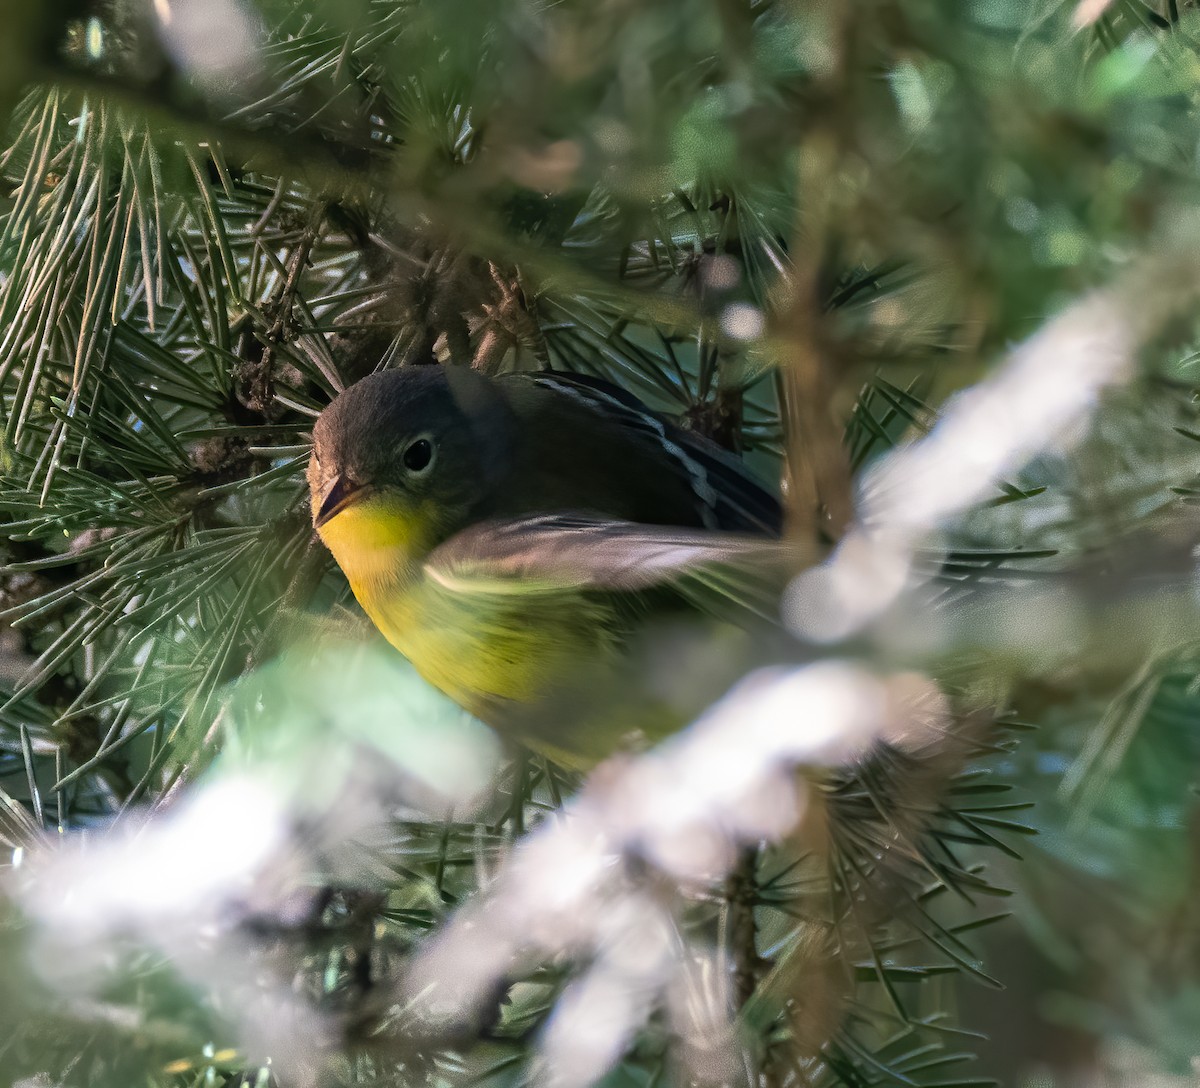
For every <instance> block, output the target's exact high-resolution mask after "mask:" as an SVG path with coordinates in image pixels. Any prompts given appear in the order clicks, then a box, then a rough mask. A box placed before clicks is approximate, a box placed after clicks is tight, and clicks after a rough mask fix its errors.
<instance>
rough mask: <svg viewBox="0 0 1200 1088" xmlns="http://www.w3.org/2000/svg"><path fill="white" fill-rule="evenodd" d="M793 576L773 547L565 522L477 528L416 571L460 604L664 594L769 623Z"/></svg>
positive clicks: (747, 540) (705, 535)
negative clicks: (460, 598)
mask: <svg viewBox="0 0 1200 1088" xmlns="http://www.w3.org/2000/svg"><path fill="white" fill-rule="evenodd" d="M793 569H796V563H795V559H794V557H792V558H791V561H790V562H789V553H788V550H787V546H786V545H784V544H783V543H782V542H781V541H778V540H768V539H763V538H762V537H753V536H738V535H734V534H732V533H730V534H725V533H711V532H707V531H704V530H688V529H674V528H669V527H662V526H655V525H640V524H637V523H635V522H628V521H611V520H606V519H601V518H589V517H583V516H575V515H568V514H551V515H545V516H540V517H533V518H521V519H518V520H512V521H508V520H506V521H485V522H480V523H479V524H477V525H473V526H471V527H470V528H468V529H465V530H463V531H462V532H461V533H458V534H457V535H455V536H454V537H452V538H451V539H450V540H448V541H446V543H444V544H442V545H441V546H439V547H438V548H435V549H434V550H433V551H432V552H431V553H430V554H429V556H428V557H427V559H426V561H425V567H424V570H425V575H426V577H427V578H428V579H429V580H430V581H432V582H434V583H436V584H437V585H439V586H440V587H441V588H442V589H443V590H445V591H447V592H450V593H455V594H463V595H464V596H468V597H469V596H475V597H479V598H483V597H488V598H493V599H495V598H496V597H498V596H522V595H524V596H529V597H539V598H542V600H543V601H544V600H545V598H546V597H547V596H550V597H553V596H556V595H559V594H561V595H562V599H563V602H564V604H563V607H570V602H571V601H572V600H573V599H577V597H578V594H579V593H580V591H596V592H605V593H616V594H624V593H629V594H637V593H643V592H647V591H656V592H657V591H662V590H666V591H669V592H670V593H671V594H673V595H675V596H677V597H678V598H679V599H680V600H681V601H684V602H686V603H687V604H689V605H690V606H692V607H694V608H698V609H700V610H702V611H704V612H706V613H708V614H710V615H715V616H718V617H720V618H723V619H729V620H733V621H734V622H739V621H740V622H743V623H747V622H750V621H751V619H752V617H756V618H757V619H758V620H766V621H767V622H769V623H772V624H777V623H779V599H780V595H781V593H782V592H783V588H784V586H785V585H786V582H787V578H788V574H789V572H790V571H791V570H793Z"/></svg>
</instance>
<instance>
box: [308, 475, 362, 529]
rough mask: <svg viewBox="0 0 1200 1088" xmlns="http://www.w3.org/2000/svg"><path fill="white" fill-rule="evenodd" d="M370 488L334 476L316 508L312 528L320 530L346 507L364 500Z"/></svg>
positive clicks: (342, 477)
mask: <svg viewBox="0 0 1200 1088" xmlns="http://www.w3.org/2000/svg"><path fill="white" fill-rule="evenodd" d="M369 490H370V488H369V487H367V485H366V484H359V483H355V482H354V481H353V480H349V479H347V478H346V477H345V476H335V477H334V478H333V483H331V484H330V485H329V486H328V487H327V488H326V489H325V494H323V495H322V496H321V504H320V506H319V507H318V508H317V516H316V517H315V518H313V527H314V528H316V529H319V528H321V526H322V525H324V524H325V523H326V522H327V521H329V520H330V518H332V517H334V516H335V515H337V514H340V513H341V512H342V511H343V510H345V509H346V507H347V506H350V505H351V504H352V503H356V502H358V501H359V500H360V499H363V498H366V496H367V493H368V492H369Z"/></svg>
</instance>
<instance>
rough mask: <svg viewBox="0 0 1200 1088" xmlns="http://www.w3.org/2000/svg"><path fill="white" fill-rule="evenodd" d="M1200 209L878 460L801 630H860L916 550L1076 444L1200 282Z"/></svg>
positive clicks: (794, 619) (832, 635)
mask: <svg viewBox="0 0 1200 1088" xmlns="http://www.w3.org/2000/svg"><path fill="white" fill-rule="evenodd" d="M1198 231H1200V222H1197V221H1196V220H1194V219H1193V220H1191V221H1187V222H1186V223H1180V222H1179V221H1178V220H1176V221H1175V222H1173V224H1172V233H1171V237H1170V238H1169V239H1164V241H1163V243H1162V245H1161V247H1160V249H1159V250H1158V251H1156V252H1154V253H1153V254H1152V255H1147V256H1145V257H1143V258H1142V259H1141V261H1140V262H1138V263H1137V264H1135V265H1134V267H1133V268H1132V269H1130V270H1129V271H1128V272H1126V273H1125V274H1124V275H1123V276H1122V277H1121V278H1120V279H1119V280H1118V281H1117V283H1116V284H1114V285H1113V286H1112V287H1109V288H1106V289H1103V290H1099V291H1095V292H1093V293H1092V294H1089V295H1087V296H1085V297H1084V298H1082V299H1081V300H1079V301H1078V302H1076V303H1074V304H1073V305H1072V306H1070V307H1068V308H1067V309H1066V310H1064V311H1063V312H1062V313H1061V314H1060V315H1059V316H1058V317H1056V318H1054V319H1053V320H1051V321H1050V322H1048V323H1047V324H1046V325H1045V326H1044V327H1043V328H1042V329H1041V330H1040V331H1039V332H1037V333H1035V334H1034V335H1033V336H1031V337H1030V338H1029V339H1028V340H1027V341H1026V342H1025V343H1024V344H1022V345H1021V346H1020V347H1019V348H1017V349H1016V350H1015V351H1014V352H1013V353H1012V354H1011V355H1010V356H1009V358H1008V360H1007V361H1006V362H1005V363H1004V364H1003V365H1002V366H1000V367H999V368H998V369H997V370H996V371H995V373H993V374H992V375H991V376H990V377H988V378H986V379H984V380H983V381H982V382H980V383H978V384H977V385H975V386H973V387H971V388H970V389H968V390H966V391H965V392H963V393H960V394H959V395H958V396H957V397H956V398H955V400H954V401H953V402H952V403H951V404H950V405H949V406H948V407H947V409H946V410H945V411H944V412H943V415H942V417H941V419H940V420H939V422H938V423H937V424H936V425H935V426H934V428H933V429H932V431H931V432H930V433H929V434H928V435H927V436H925V437H923V438H921V439H918V440H917V441H915V442H910V443H909V444H907V445H904V446H902V447H900V448H898V449H897V450H895V451H894V452H893V453H891V454H889V455H887V456H886V457H884V458H883V459H882V460H880V461H879V462H877V463H876V464H875V465H874V466H873V467H872V468H871V469H870V471H869V472H868V473H867V475H866V478H865V479H864V480H863V482H862V485H861V495H862V497H861V499H860V500H859V503H858V509H857V511H856V515H855V522H854V525H853V526H852V528H851V531H850V532H849V533H848V534H847V535H846V536H845V537H844V538H843V540H842V542H841V543H840V545H839V546H838V548H837V550H836V551H835V552H834V554H833V555H832V556H831V557H830V558H829V559H828V560H827V561H826V562H825V563H824V564H822V565H821V566H820V567H816V568H813V569H811V570H809V571H805V572H804V573H803V574H801V575H800V576H799V577H798V578H797V579H796V581H795V583H794V584H793V587H792V590H791V591H790V593H791V597H790V603H789V606H788V621H789V623H790V624H791V625H792V628H793V630H795V631H796V632H797V633H802V634H803V635H805V636H806V637H808V638H813V639H816V640H819V641H836V640H839V639H842V638H846V637H848V636H850V635H852V634H856V633H857V632H859V631H861V630H862V629H863V628H864V627H865V626H866V625H868V624H869V623H871V622H873V621H874V620H875V619H877V618H878V617H879V616H881V615H883V614H884V613H885V612H886V611H887V609H888V608H890V607H891V605H892V604H893V603H895V601H896V600H897V599H898V598H899V596H900V595H901V594H902V593H903V592H904V591H905V590H906V589H907V588H909V587H910V586H911V585H912V584H913V583H914V581H919V580H920V579H919V576H918V575H917V574H916V571H915V563H916V555H917V549H918V548H919V547H920V546H921V544H922V543H923V542H924V541H926V540H927V539H928V538H929V537H931V536H934V535H935V534H937V533H938V532H939V531H940V530H941V529H942V528H944V527H945V526H947V525H948V524H949V522H950V521H951V519H953V518H954V517H955V516H957V515H960V514H962V513H963V512H965V511H966V510H968V509H969V508H971V507H972V506H974V505H975V504H977V503H979V502H982V501H984V500H985V499H986V498H987V497H988V496H989V493H990V492H992V491H993V490H994V488H995V487H996V485H997V483H998V482H1000V481H1002V480H1003V479H1005V478H1006V477H1007V476H1009V475H1010V474H1012V473H1014V472H1016V471H1017V470H1019V469H1020V468H1021V467H1022V466H1023V465H1024V464H1025V463H1026V462H1027V461H1028V460H1029V458H1031V457H1032V456H1034V455H1035V454H1037V453H1041V452H1050V453H1057V452H1060V451H1063V450H1066V449H1069V448H1070V447H1072V446H1074V445H1075V444H1076V443H1078V442H1079V440H1080V439H1081V438H1082V436H1083V435H1084V434H1085V433H1086V427H1087V424H1088V420H1089V419H1090V417H1091V415H1092V412H1093V411H1094V410H1095V408H1096V405H1097V402H1098V400H1099V398H1100V396H1101V394H1102V393H1103V392H1104V391H1105V390H1106V389H1107V388H1108V387H1110V386H1113V385H1118V384H1121V383H1123V382H1126V381H1129V380H1130V379H1131V378H1132V377H1133V375H1134V374H1135V373H1136V361H1137V358H1136V355H1137V350H1138V349H1139V348H1140V347H1141V346H1142V345H1143V344H1144V343H1146V342H1147V341H1148V340H1149V339H1150V338H1151V337H1153V336H1155V335H1156V334H1157V333H1158V332H1160V331H1161V329H1162V328H1163V326H1164V325H1165V324H1166V323H1167V322H1168V321H1169V320H1170V319H1171V318H1172V317H1173V316H1174V315H1175V314H1177V313H1179V312H1180V311H1181V310H1182V309H1184V308H1185V307H1186V306H1188V305H1190V304H1191V303H1192V302H1193V301H1194V299H1195V297H1196V295H1197V292H1198V291H1200V259H1198V258H1197V252H1198V251H1197V249H1196V247H1195V239H1196V235H1197V232H1198Z"/></svg>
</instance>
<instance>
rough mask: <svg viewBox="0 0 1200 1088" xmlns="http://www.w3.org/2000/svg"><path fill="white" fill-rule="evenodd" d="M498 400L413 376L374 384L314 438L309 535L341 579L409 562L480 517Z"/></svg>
mask: <svg viewBox="0 0 1200 1088" xmlns="http://www.w3.org/2000/svg"><path fill="white" fill-rule="evenodd" d="M510 433H511V423H510V418H509V413H508V410H507V407H506V405H505V402H504V400H503V398H502V397H501V396H500V394H499V393H498V392H497V390H496V389H495V387H494V386H493V385H492V383H491V382H490V381H489V380H488V379H487V378H485V377H484V376H483V375H481V374H477V373H475V372H474V371H471V370H467V369H465V368H460V367H441V366H416V367H405V368H402V369H399V370H388V371H383V372H380V373H377V374H372V375H370V376H368V377H366V378H363V379H362V380H361V381H359V382H356V383H355V384H354V385H352V386H351V387H350V388H349V389H347V390H346V391H345V392H344V393H342V394H340V395H339V396H338V397H337V398H336V399H335V400H334V401H333V402H332V403H331V404H330V405H329V407H327V408H326V409H325V411H323V412H322V413H321V415H320V417H319V418H318V419H317V422H316V425H315V426H314V428H313V452H312V457H311V458H310V459H309V464H308V484H309V491H310V494H311V497H312V516H313V525H314V526H315V527H316V529H317V531H318V532H319V533H320V535H321V538H322V540H324V541H325V543H326V545H327V546H328V547H329V548H330V550H331V551H332V552H333V553H334V557H335V558H336V559H337V560H338V562H339V563H340V564H341V566H342V567H343V568H344V569H347V573H349V570H348V564H349V565H361V562H365V561H366V560H367V558H368V557H369V556H370V555H373V554H377V553H379V552H388V551H390V552H395V551H397V550H399V551H402V552H404V553H406V554H407V555H408V556H410V557H416V556H419V555H421V554H423V553H424V552H426V551H428V550H429V549H430V548H432V547H435V546H436V545H437V544H439V543H441V541H442V540H445V539H446V538H447V537H448V536H450V535H452V534H453V533H454V532H456V531H458V530H459V529H460V528H462V527H463V526H464V525H466V524H468V523H469V522H470V521H471V520H473V519H474V518H475V517H477V516H478V515H479V512H480V511H481V510H482V509H484V508H485V507H486V503H487V500H488V496H489V494H490V492H491V490H492V488H493V487H494V485H495V483H496V481H497V479H498V478H499V475H500V474H501V473H502V472H503V471H504V470H505V466H506V464H507V461H508V444H509V439H510Z"/></svg>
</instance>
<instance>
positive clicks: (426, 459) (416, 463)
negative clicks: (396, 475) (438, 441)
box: [401, 438, 433, 472]
mask: <svg viewBox="0 0 1200 1088" xmlns="http://www.w3.org/2000/svg"><path fill="white" fill-rule="evenodd" d="M401 460H402V461H403V462H404V467H405V468H406V469H408V471H409V472H424V471H425V470H426V469H428V468H429V466H430V465H432V464H433V443H432V442H430V441H429V439H428V438H418V439H417V440H416V441H415V442H410V443H409V445H408V448H407V449H406V450H405V451H404V454H403V455H402V457H401Z"/></svg>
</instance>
